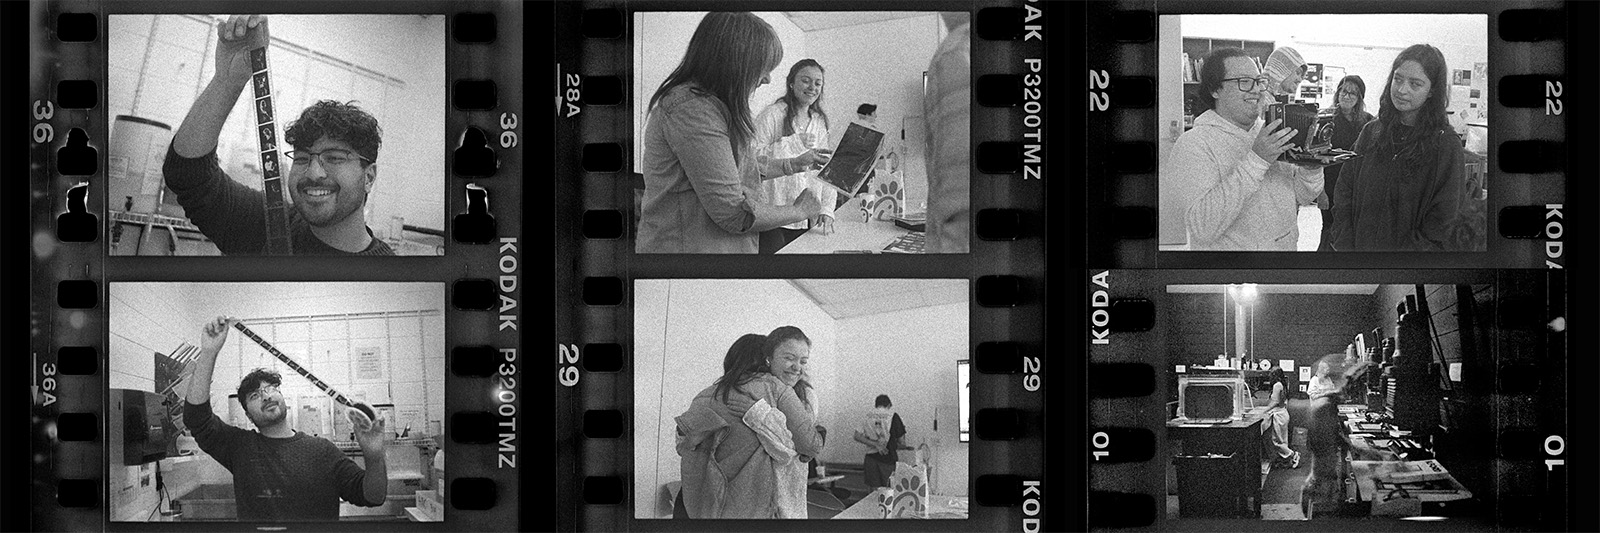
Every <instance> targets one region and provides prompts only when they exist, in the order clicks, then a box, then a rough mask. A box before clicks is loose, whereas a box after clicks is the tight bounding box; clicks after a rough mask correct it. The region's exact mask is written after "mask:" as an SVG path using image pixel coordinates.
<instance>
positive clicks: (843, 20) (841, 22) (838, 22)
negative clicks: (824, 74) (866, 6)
mask: <svg viewBox="0 0 1600 533" xmlns="http://www.w3.org/2000/svg"><path fill="white" fill-rule="evenodd" d="M783 15H784V16H786V17H789V21H790V22H793V23H794V25H795V26H799V27H800V31H816V30H826V29H828V28H841V27H844V26H855V25H857V24H868V23H872V22H881V21H885V20H895V19H903V18H911V17H917V16H922V15H927V13H915V12H900V11H827V12H824V11H785V12H784V13H783Z"/></svg>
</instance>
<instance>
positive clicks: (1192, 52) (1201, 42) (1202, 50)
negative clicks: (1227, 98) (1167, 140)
mask: <svg viewBox="0 0 1600 533" xmlns="http://www.w3.org/2000/svg"><path fill="white" fill-rule="evenodd" d="M1275 44H1276V43H1274V42H1273V41H1246V40H1241V39H1225V38H1211V37H1184V38H1183V61H1182V62H1181V64H1180V68H1181V69H1182V72H1181V74H1180V76H1181V79H1182V80H1183V129H1184V130H1185V131H1187V130H1188V129H1189V128H1191V127H1194V116H1195V113H1194V112H1193V110H1194V98H1195V95H1196V94H1197V93H1198V92H1199V90H1200V66H1201V62H1202V59H1203V58H1204V57H1205V56H1206V55H1207V54H1210V53H1211V51H1212V50H1216V49H1218V48H1230V47H1231V48H1240V49H1243V50H1244V51H1245V53H1246V54H1248V55H1249V56H1250V57H1251V58H1252V59H1254V60H1255V61H1256V66H1258V67H1260V66H1264V65H1266V63H1267V56H1269V55H1272V50H1273V48H1274V46H1275Z"/></svg>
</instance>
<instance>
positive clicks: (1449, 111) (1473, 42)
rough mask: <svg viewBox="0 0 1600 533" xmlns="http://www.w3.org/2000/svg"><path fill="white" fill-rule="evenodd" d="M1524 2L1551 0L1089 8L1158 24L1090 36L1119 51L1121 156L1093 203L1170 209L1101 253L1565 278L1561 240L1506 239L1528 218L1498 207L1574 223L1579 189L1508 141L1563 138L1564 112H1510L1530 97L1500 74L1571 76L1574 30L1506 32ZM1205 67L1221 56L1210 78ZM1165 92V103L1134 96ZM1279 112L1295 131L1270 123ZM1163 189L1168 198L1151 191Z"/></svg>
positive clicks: (1191, 263)
mask: <svg viewBox="0 0 1600 533" xmlns="http://www.w3.org/2000/svg"><path fill="white" fill-rule="evenodd" d="M1536 4H1537V3H1536ZM1559 5H1560V4H1559V3H1548V5H1547V6H1546V7H1559ZM1513 7H1517V8H1528V7H1539V5H1523V4H1517V5H1515V6H1512V5H1509V4H1477V5H1473V6H1470V7H1467V6H1455V5H1447V4H1443V3H1431V4H1430V3H1424V4H1412V5H1408V6H1406V8H1405V9H1396V6H1385V5H1381V4H1375V3H1359V2H1358V3H1353V4H1351V5H1349V6H1341V10H1340V12H1339V13H1338V14H1333V13H1328V12H1326V10H1322V9H1316V8H1312V7H1311V6H1304V5H1289V6H1270V7H1262V8H1259V9H1260V10H1259V11H1253V12H1250V13H1242V12H1240V9H1239V8H1238V6H1237V5H1229V4H1224V3H1216V2H1192V3H1188V2H1186V3H1180V4H1171V5H1168V4H1162V5H1161V6H1160V7H1159V8H1156V6H1154V5H1152V4H1149V3H1144V2H1123V3H1115V4H1107V5H1103V6H1098V7H1097V8H1091V12H1092V13H1091V17H1093V16H1096V14H1098V15H1104V16H1109V15H1110V13H1111V12H1112V11H1113V10H1141V11H1143V12H1145V13H1152V14H1153V15H1154V16H1153V17H1151V19H1150V22H1153V23H1154V28H1153V30H1154V31H1152V32H1150V33H1149V34H1147V35H1146V36H1145V37H1146V39H1145V40H1141V41H1137V42H1132V41H1124V42H1117V41H1116V40H1114V39H1112V38H1110V37H1112V36H1111V35H1109V32H1110V30H1109V29H1108V30H1104V31H1106V32H1107V35H1104V36H1103V37H1105V38H1103V39H1102V38H1095V36H1091V39H1090V42H1091V45H1090V46H1091V47H1094V48H1096V49H1098V50H1103V51H1104V52H1105V53H1103V54H1091V56H1092V57H1093V56H1099V57H1115V58H1118V59H1115V60H1109V61H1104V62H1101V63H1100V64H1092V65H1091V69H1092V70H1094V69H1099V70H1095V72H1097V73H1099V74H1100V75H1101V84H1100V85H1099V88H1097V89H1095V90H1096V91H1099V94H1102V95H1104V96H1105V97H1106V99H1105V100H1106V101H1103V102H1101V104H1103V105H1101V106H1100V107H1099V108H1098V109H1097V110H1098V111H1103V112H1100V113H1093V114H1092V115H1095V116H1093V117H1091V129H1093V130H1095V131H1104V132H1108V133H1112V135H1110V136H1102V137H1105V139H1106V140H1105V141H1103V142H1105V147H1106V148H1107V149H1106V150H1099V151H1092V152H1094V153H1104V154H1107V158H1106V159H1104V160H1103V162H1104V164H1103V165H1102V164H1099V163H1095V164H1092V165H1091V168H1092V169H1094V172H1096V173H1097V175H1098V176H1101V177H1099V178H1096V179H1095V180H1092V181H1093V182H1094V183H1093V184H1091V189H1092V190H1091V195H1090V197H1091V198H1101V199H1103V200H1097V201H1096V205H1097V206H1099V207H1101V208H1105V209H1107V210H1108V215H1109V213H1110V212H1111V211H1114V210H1115V209H1116V208H1119V207H1132V206H1141V208H1154V209H1153V210H1151V211H1142V212H1140V213H1138V215H1139V217H1140V219H1141V220H1145V221H1147V222H1148V221H1152V220H1151V219H1152V218H1153V222H1155V224H1156V231H1155V232H1154V235H1137V236H1129V235H1125V234H1124V235H1123V236H1122V237H1120V238H1121V239H1124V240H1122V241H1120V242H1112V237H1110V236H1109V235H1110V233H1109V232H1102V234H1106V235H1108V236H1107V237H1105V238H1103V239H1101V240H1102V241H1104V244H1105V246H1099V247H1096V249H1097V250H1100V251H1098V252H1092V254H1096V255H1098V257H1094V258H1092V259H1093V262H1094V263H1095V264H1102V265H1108V266H1109V265H1117V264H1122V265H1126V266H1136V265H1155V264H1160V265H1162V266H1163V267H1206V266H1220V265H1222V264H1223V263H1221V262H1219V261H1227V262H1228V263H1227V264H1228V266H1262V267H1268V266H1274V267H1277V266H1285V265H1288V266H1294V267H1302V268H1372V267H1379V268H1383V267H1390V268H1393V267H1409V266H1445V267H1479V268H1483V267H1516V268H1529V267H1544V266H1551V267H1560V266H1561V265H1562V264H1563V263H1564V262H1565V261H1564V259H1562V258H1561V254H1560V251H1561V246H1562V245H1561V243H1560V241H1561V238H1560V234H1561V232H1560V230H1559V229H1557V230H1556V231H1554V232H1538V233H1537V234H1536V235H1533V236H1531V237H1529V236H1517V237H1512V236H1511V234H1509V233H1505V230H1507V229H1511V228H1515V227H1518V225H1519V224H1521V223H1522V222H1519V221H1516V220H1507V219H1506V218H1505V217H1504V216H1502V215H1501V210H1502V209H1503V208H1508V207H1514V206H1528V205H1537V206H1546V205H1549V206H1551V207H1552V209H1553V210H1556V211H1558V212H1559V211H1561V210H1562V209H1563V205H1564V203H1565V198H1566V194H1565V190H1566V186H1565V184H1566V180H1565V177H1564V174H1562V172H1561V170H1560V168H1558V167H1559V165H1557V166H1554V167H1552V166H1542V167H1539V168H1537V169H1535V168H1534V167H1527V168H1521V167H1520V166H1519V165H1508V164H1507V163H1508V161H1510V160H1509V159H1507V158H1510V157H1515V154H1513V153H1512V152H1516V150H1511V151H1506V150H1502V143H1505V142H1508V141H1516V140H1521V139H1541V140H1560V138H1562V137H1563V136H1564V124H1565V120H1566V117H1565V116H1564V115H1561V114H1557V113H1554V112H1547V110H1546V109H1543V108H1540V109H1529V108H1523V107H1512V106H1509V105H1506V102H1508V101H1515V98H1520V97H1521V96H1525V95H1523V94H1521V93H1517V94H1515V95H1510V97H1509V98H1508V95H1507V94H1502V93H1504V92H1506V91H1513V92H1516V89H1515V88H1516V87H1521V86H1522V85H1510V86H1507V85H1501V84H1499V83H1497V82H1498V80H1500V79H1502V78H1504V77H1506V76H1511V75H1521V74H1539V75H1544V74H1550V75H1557V74H1558V73H1559V72H1561V71H1563V70H1564V69H1565V67H1564V65H1565V63H1564V60H1565V56H1564V55H1563V53H1564V49H1563V48H1562V47H1561V44H1560V40H1559V39H1560V37H1556V38H1554V39H1552V40H1546V41H1540V42H1508V41H1506V40H1505V39H1504V38H1502V36H1501V35H1495V34H1492V28H1494V27H1496V25H1495V24H1494V21H1496V20H1498V17H1500V16H1501V14H1502V13H1504V12H1506V11H1507V10H1509V9H1511V8H1513ZM1346 8H1347V9H1346ZM1100 9H1104V11H1101V10H1100ZM1308 11H1309V13H1308ZM1091 31H1093V30H1091ZM1115 50H1123V51H1126V53H1123V52H1117V53H1113V51H1115ZM1213 54H1215V55H1214V56H1213ZM1207 56H1212V58H1213V59H1215V60H1216V61H1212V62H1211V67H1212V68H1210V69H1206V68H1204V66H1205V61H1204V59H1206V57H1207ZM1230 61H1231V62H1232V63H1233V65H1231V67H1232V70H1230V68H1229V67H1230V65H1228V63H1229V62H1230ZM1424 71H1425V72H1424ZM1397 77H1398V78H1404V81H1405V83H1399V82H1396V81H1395V80H1396V79H1397ZM1112 81H1117V82H1118V83H1120V85H1118V88H1121V89H1124V90H1123V91H1121V94H1122V96H1123V97H1124V99H1122V100H1120V101H1119V100H1118V96H1117V95H1118V94H1119V91H1117V90H1115V89H1114V88H1109V87H1108V86H1109V85H1111V82H1112ZM1150 81H1153V82H1154V94H1150V93H1148V92H1145V91H1141V90H1136V89H1139V88H1140V87H1141V84H1140V83H1135V82H1150ZM1411 81H1417V82H1419V83H1420V84H1422V85H1425V86H1424V87H1410V85H1416V84H1412V83H1410V82H1411ZM1246 85H1249V87H1246ZM1420 89H1426V91H1422V90H1420ZM1341 91H1342V92H1343V93H1348V94H1347V95H1346V96H1340V95H1341ZM1119 102H1120V104H1119ZM1280 104H1281V105H1280ZM1369 115H1371V118H1370V119H1369V118H1368V116H1369ZM1230 116H1232V117H1234V118H1235V119H1236V120H1230V119H1229V117H1230ZM1386 117H1387V118H1386ZM1419 117H1420V118H1421V119H1423V120H1421V121H1420V122H1419V120H1418V119H1419ZM1273 121H1281V122H1282V123H1283V124H1287V125H1288V126H1290V127H1289V128H1285V129H1283V130H1279V131H1274V130H1272V129H1271V128H1268V127H1266V125H1267V124H1270V123H1271V122H1273ZM1230 124H1232V125H1231V126H1230ZM1395 124H1398V126H1394V125H1395ZM1418 124H1422V125H1421V126H1419V125H1418ZM1419 127H1420V128H1421V129H1424V130H1429V131H1432V132H1434V137H1433V139H1432V141H1431V142H1432V145H1431V146H1428V147H1426V148H1427V149H1423V148H1422V147H1425V146H1424V145H1423V144H1417V143H1419V142H1421V141H1419V140H1418V139H1419V137H1418V136H1417V135H1414V134H1412V133H1413V132H1414V131H1416V130H1417V128H1419ZM1391 132H1392V133H1396V134H1397V135H1388V134H1389V133H1391ZM1095 138H1096V136H1093V135H1091V143H1096V142H1101V141H1095V140H1094V139H1095ZM1258 138H1259V140H1260V141H1261V142H1256V141H1257V140H1258ZM1401 139H1403V141H1402V140H1401ZM1358 143H1359V146H1358V145H1357V144H1358ZM1112 147H1118V148H1119V149H1111V148H1112ZM1136 147H1137V148H1141V149H1139V150H1133V149H1131V148H1136ZM1556 157H1557V156H1555V155H1547V156H1544V157H1542V158H1541V160H1544V161H1548V162H1555V161H1553V160H1552V158H1556ZM1559 159H1560V160H1561V161H1564V156H1560V158H1559ZM1102 172H1103V174H1099V173H1102ZM1152 174H1153V176H1152ZM1346 176H1349V177H1351V178H1352V179H1351V180H1342V178H1343V177H1346ZM1151 180H1154V184H1155V185H1156V187H1155V188H1154V190H1152V188H1151V187H1147V186H1145V185H1148V184H1149V183H1150V182H1151ZM1341 180H1342V181H1343V185H1341V184H1340V183H1341ZM1372 180H1376V181H1374V182H1373V183H1378V184H1379V185H1372V184H1369V183H1367V182H1368V181H1372ZM1094 191H1100V192H1101V193H1103V194H1101V193H1095V192H1094ZM1152 192H1155V193H1157V194H1152ZM1341 200H1343V202H1342V204H1341ZM1152 216H1153V217H1152ZM1110 220H1112V218H1111V217H1109V216H1108V217H1105V218H1104V221H1105V222H1109V221H1110ZM1556 220H1557V221H1559V214H1558V215H1557V218H1556ZM1124 233H1125V232H1124ZM1227 252H1251V253H1249V254H1245V255H1240V254H1236V253H1227ZM1290 252H1308V253H1290ZM1309 252H1316V253H1309ZM1345 252H1357V253H1345ZM1552 255H1553V257H1552ZM1547 260H1548V261H1549V262H1550V263H1552V264H1547Z"/></svg>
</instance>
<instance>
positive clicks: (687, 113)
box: [637, 12, 827, 254]
mask: <svg viewBox="0 0 1600 533" xmlns="http://www.w3.org/2000/svg"><path fill="white" fill-rule="evenodd" d="M781 61H783V44H782V43H780V42H778V34H777V32H775V31H773V29H772V26H771V25H769V24H767V22H766V21H764V20H761V18H760V17H757V16H755V15H753V14H750V13H727V12H716V13H709V14H707V15H706V16H705V18H704V19H701V21H700V25H699V27H697V28H696V29H695V32H694V35H693V36H692V37H690V38H689V46H688V49H687V50H685V51H684V54H683V61H682V62H680V63H679V64H678V66H677V68H675V69H673V71H672V73H671V74H669V75H667V79H666V80H665V81H663V82H662V83H661V87H660V88H659V89H657V90H656V92H655V94H654V95H653V96H651V97H650V103H649V106H648V107H649V119H648V122H647V123H646V125H645V129H644V168H643V169H642V170H643V174H644V199H643V200H642V203H641V206H640V219H639V233H638V244H637V251H638V252H640V253H752V254H753V253H756V251H757V236H758V234H759V233H760V232H762V231H765V230H768V229H772V228H776V227H780V226H783V225H785V224H791V223H794V222H799V221H803V220H807V219H809V218H811V217H815V216H817V214H818V213H820V212H821V203H820V202H818V201H817V197H816V194H815V193H813V192H811V191H809V190H807V191H804V192H801V193H800V195H799V196H798V197H797V198H795V199H794V201H793V202H791V203H790V204H789V205H786V206H783V207H775V206H771V205H768V204H767V203H765V202H762V201H760V198H757V197H756V193H755V192H754V191H755V190H756V189H757V188H758V187H759V186H760V183H761V176H762V175H763V174H765V175H768V176H772V177H777V176H783V175H788V174H794V173H796V172H800V171H803V170H806V169H809V168H816V167H819V166H820V165H821V163H823V162H826V160H827V158H826V157H825V156H823V155H819V154H818V153H816V152H814V151H808V152H805V153H803V154H801V155H800V156H798V157H794V158H789V159H781V160H769V161H765V162H761V163H759V164H758V163H757V161H756V157H755V156H754V155H753V154H752V150H751V147H750V143H751V142H752V141H753V139H754V125H753V123H752V121H751V118H750V104H749V102H750V94H751V93H752V92H753V91H755V89H756V87H759V86H761V85H763V84H766V83H767V82H768V81H770V80H769V77H768V75H769V73H770V72H772V69H774V68H777V66H778V63H779V62H781Z"/></svg>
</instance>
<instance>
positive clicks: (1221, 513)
mask: <svg viewBox="0 0 1600 533" xmlns="http://www.w3.org/2000/svg"><path fill="white" fill-rule="evenodd" d="M1093 274H1094V275H1093V278H1092V279H1090V280H1089V281H1088V283H1089V284H1091V291H1092V292H1095V293H1098V294H1104V298H1103V299H1100V298H1097V299H1096V300H1095V301H1094V302H1091V303H1090V305H1091V307H1093V308H1094V309H1095V310H1096V313H1095V315H1097V316H1101V317H1102V318H1103V319H1104V320H1102V321H1101V322H1100V323H1097V324H1095V325H1094V327H1095V328H1096V331H1097V333H1103V335H1097V336H1096V337H1095V338H1093V339H1092V340H1091V342H1090V355H1091V363H1092V365H1093V366H1091V370H1090V374H1091V375H1090V379H1091V380H1096V379H1101V380H1114V379H1117V377H1118V376H1119V375H1122V374H1120V373H1107V374H1101V375H1096V370H1095V369H1096V368H1107V369H1113V370H1115V369H1114V368H1112V367H1102V366H1100V365H1106V364H1121V365H1127V364H1139V365H1148V366H1149V367H1150V368H1151V369H1152V370H1153V373H1154V375H1155V381H1156V385H1157V386H1156V388H1155V391H1154V393H1152V394H1149V395H1146V396H1142V397H1138V398H1119V397H1118V396H1117V395H1110V396H1107V397H1104V398H1097V399H1094V400H1092V401H1091V407H1090V427H1089V428H1088V432H1089V435H1086V437H1088V438H1090V440H1091V442H1092V446H1093V448H1092V449H1093V450H1094V451H1095V452H1096V453H1094V454H1093V456H1091V457H1087V458H1086V460H1088V461H1089V462H1090V463H1091V478H1090V483H1091V489H1092V490H1093V491H1095V493H1096V495H1104V496H1103V497H1107V501H1109V500H1111V499H1117V500H1118V501H1120V502H1122V504H1121V505H1122V506H1121V507H1107V508H1104V509H1091V524H1095V525H1096V527H1106V526H1110V525H1122V526H1129V525H1135V526H1136V525H1147V526H1154V527H1156V528H1158V529H1162V530H1188V529H1194V528H1207V527H1219V526H1221V525H1222V524H1226V527H1228V528H1230V529H1236V530H1276V529H1283V528H1291V529H1293V528H1298V527H1301V526H1298V525H1295V524H1293V523H1290V522H1301V521H1307V520H1309V521H1311V523H1312V524H1314V525H1316V527H1317V528H1322V529H1325V528H1334V529H1339V530H1375V531H1397V530H1410V529H1417V528H1422V529H1426V528H1430V527H1434V526H1431V525H1426V524H1420V523H1419V522H1436V521H1446V522H1448V523H1451V524H1462V525H1463V527H1466V528H1469V529H1473V528H1485V527H1487V528H1498V529H1533V530H1547V529H1562V528H1564V527H1565V526H1564V524H1567V519H1568V518H1567V515H1568V508H1567V505H1568V501H1567V499H1566V495H1567V466H1566V459H1567V456H1568V452H1567V450H1566V442H1567V440H1566V439H1567V437H1568V435H1567V432H1568V425H1567V419H1568V413H1569V407H1568V402H1567V398H1568V395H1567V377H1566V369H1567V361H1566V356H1567V354H1566V350H1565V346H1566V344H1565V337H1566V335H1567V333H1566V316H1567V313H1566V303H1565V294H1564V289H1565V282H1564V277H1563V273H1560V272H1544V271H1535V270H1523V271H1498V272H1494V271H1484V272H1471V271H1463V272H1446V271H1407V272H1401V271H1309V272H1294V271H1284V270H1273V271H1212V270H1206V271H1173V270H1158V271H1131V270H1113V271H1095V272H1094V273H1093ZM1134 299H1138V300H1143V301H1148V302H1150V303H1151V305H1149V306H1148V307H1146V310H1147V311H1146V312H1148V313H1149V316H1148V317H1147V318H1148V320H1149V323H1150V328H1149V329H1148V331H1144V332H1135V331H1131V330H1128V329H1126V328H1123V327H1118V326H1116V324H1126V323H1127V322H1129V321H1139V320H1140V319H1141V318H1146V317H1139V316H1128V315H1137V314H1141V313H1138V312H1132V311H1135V310H1136V309H1137V307H1133V306H1127V307H1129V308H1126V309H1122V310H1110V311H1108V309H1110V308H1111V307H1112V306H1111V305H1109V304H1107V303H1100V302H1102V301H1104V302H1118V301H1130V300H1134ZM1102 312H1103V313H1102ZM1132 385H1133V384H1131V383H1130V384H1127V385H1126V386H1132ZM1112 386H1115V385H1112ZM1134 430H1138V431H1134ZM1139 431H1143V433H1140V432H1139ZM1119 440H1120V441H1119ZM1151 449H1153V450H1154V454H1153V457H1150V454H1149V453H1148V451H1149V450H1151ZM1130 455H1138V457H1130ZM1113 497H1114V498H1113ZM1094 515H1099V516H1098V517H1097V516H1094ZM1127 516H1139V517H1145V518H1146V521H1145V522H1143V523H1127V522H1125V521H1120V520H1119V519H1120V518H1125V517H1127ZM1285 521H1288V522H1285Z"/></svg>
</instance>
